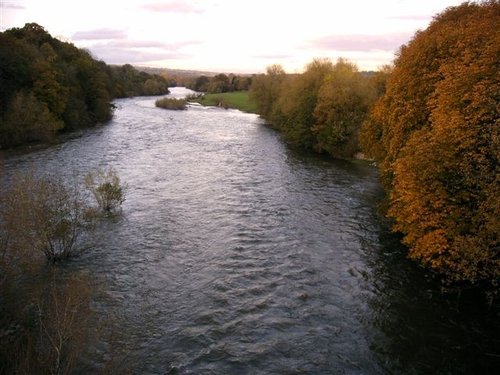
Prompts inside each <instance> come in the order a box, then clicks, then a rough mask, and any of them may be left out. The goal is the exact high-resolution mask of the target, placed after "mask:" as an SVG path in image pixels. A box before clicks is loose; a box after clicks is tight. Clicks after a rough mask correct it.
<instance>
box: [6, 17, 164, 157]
mask: <svg viewBox="0 0 500 375" xmlns="http://www.w3.org/2000/svg"><path fill="white" fill-rule="evenodd" d="M0 72H1V74H0V148H6V147H12V146H17V145H21V144H25V143H29V142H40V141H50V140H51V139H53V138H54V136H55V135H56V134H57V133H60V132H62V131H72V130H75V129H80V128H83V127H88V126H92V125H95V124H97V123H103V122H106V121H108V120H110V119H111V116H112V114H113V105H112V104H111V100H112V99H113V98H121V97H130V96H137V95H161V94H166V93H168V86H169V85H171V84H172V82H169V81H168V80H167V79H165V78H164V77H162V76H159V75H151V74H147V73H144V72H139V71H137V70H136V69H134V68H133V67H132V66H131V65H124V66H109V65H106V64H105V63H104V62H102V61H97V60H95V59H94V58H93V57H92V56H91V55H90V54H89V53H88V52H87V51H84V50H81V49H78V48H76V47H75V46H74V45H72V44H70V43H66V42H62V41H60V40H58V39H56V38H53V37H52V36H51V35H50V34H48V33H47V32H46V31H45V30H44V28H43V27H42V26H40V25H37V24H35V23H30V24H26V25H25V26H24V27H23V28H14V29H10V30H7V31H5V32H2V33H0Z"/></svg>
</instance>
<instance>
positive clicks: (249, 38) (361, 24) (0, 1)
mask: <svg viewBox="0 0 500 375" xmlns="http://www.w3.org/2000/svg"><path fill="white" fill-rule="evenodd" d="M460 3H462V0H460V1H455V0H371V1H370V0H365V1H362V0H342V1H337V0H296V1H295V0H288V1H286V0H168V1H155V0H120V1H115V0H83V1H82V0H78V1H74V0H60V1H58V0H0V30H1V31H4V30H6V29H9V28H12V27H22V26H24V24H25V23H28V22H35V23H38V24H39V25H41V26H43V27H44V28H45V29H46V30H47V31H48V32H49V33H50V34H51V35H52V36H54V37H57V38H58V39H61V40H64V41H67V42H71V43H73V44H75V45H76V46H77V47H79V48H85V49H87V50H89V51H90V52H91V54H92V55H93V56H94V57H95V58H97V59H100V60H103V61H105V62H106V63H108V64H127V63H128V64H132V65H137V66H151V67H164V68H170V69H188V70H201V71H211V72H226V73H259V72H263V71H265V69H266V67H267V66H268V65H271V64H281V65H282V66H283V67H284V68H285V70H286V71H287V72H289V73H294V72H301V71H303V69H304V67H305V65H306V64H307V63H309V62H311V61H312V60H313V59H314V58H330V59H332V61H335V60H336V59H337V58H339V57H343V58H346V59H348V60H350V61H351V62H354V63H356V64H357V65H358V67H359V69H360V70H376V69H377V68H379V67H380V66H382V65H384V64H389V63H391V61H392V60H393V59H394V53H395V52H396V51H397V50H398V48H399V47H400V46H401V45H402V44H405V43H407V42H408V41H409V40H410V39H411V38H412V36H413V35H414V34H415V32H416V31H418V30H423V29H425V28H426V27H427V26H428V25H429V23H430V21H432V17H433V16H434V15H436V14H437V13H439V12H442V11H443V10H445V9H446V8H447V7H449V6H455V5H459V4H460Z"/></svg>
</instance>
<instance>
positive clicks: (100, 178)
mask: <svg viewBox="0 0 500 375" xmlns="http://www.w3.org/2000/svg"><path fill="white" fill-rule="evenodd" d="M85 185H86V187H87V189H89V190H90V191H91V192H92V194H93V195H94V197H95V199H96V201H97V204H98V206H99V209H100V210H101V211H103V212H105V213H109V212H111V211H113V210H116V209H117V208H118V207H120V206H121V204H122V203H123V202H124V201H125V192H124V187H123V186H122V184H121V183H120V177H118V174H117V173H116V171H115V170H114V169H113V168H109V169H108V170H106V171H105V170H102V169H98V170H97V171H95V172H91V173H88V174H87V175H86V176H85Z"/></svg>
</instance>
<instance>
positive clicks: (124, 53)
mask: <svg viewBox="0 0 500 375" xmlns="http://www.w3.org/2000/svg"><path fill="white" fill-rule="evenodd" d="M196 43H198V42H190V41H187V42H179V43H173V44H167V43H161V42H155V41H138V40H112V41H110V42H107V43H96V44H93V45H91V46H89V47H87V49H88V50H89V51H90V52H91V54H92V55H93V56H95V57H97V58H99V59H101V60H104V61H105V62H106V63H108V64H147V63H149V62H152V61H160V60H178V59H187V58H189V57H191V56H190V55H188V54H186V53H184V52H181V51H180V49H182V48H183V47H184V46H187V45H191V44H196Z"/></svg>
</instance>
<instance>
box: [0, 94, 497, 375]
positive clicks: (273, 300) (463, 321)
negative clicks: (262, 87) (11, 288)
mask: <svg viewBox="0 0 500 375" xmlns="http://www.w3.org/2000/svg"><path fill="white" fill-rule="evenodd" d="M186 92H188V90H186V89H183V88H174V89H172V94H171V95H172V96H177V97H181V96H183V95H185V94H186ZM154 100H155V98H151V97H139V98H132V99H120V100H116V101H115V104H116V105H117V110H116V112H115V116H114V119H113V120H112V121H111V122H110V123H108V124H106V125H104V126H101V127H98V128H94V129H91V130H88V131H85V132H84V133H83V134H81V135H80V136H79V137H75V138H73V139H70V140H68V141H66V142H64V143H61V144H58V145H55V146H51V147H48V148H44V149H39V150H35V151H32V152H18V153H13V154H10V155H9V156H7V157H6V158H5V160H4V167H5V171H6V173H7V174H10V173H13V172H15V171H20V170H29V169H34V170H36V171H37V172H52V173H53V172H57V173H58V174H62V175H64V176H66V177H67V178H71V177H72V176H74V175H77V176H82V175H84V174H85V173H86V172H88V171H90V170H92V169H95V168H97V167H108V166H113V167H114V168H115V169H116V170H117V172H118V173H119V175H120V177H121V179H122V181H123V182H125V183H126V184H127V186H128V187H127V192H126V201H125V202H124V204H123V212H122V214H121V215H120V216H119V217H117V218H115V219H110V220H105V221H103V222H102V223H101V224H100V226H99V228H98V233H97V235H96V238H97V239H98V243H99V246H97V247H96V248H95V249H93V250H92V251H90V252H88V253H86V254H85V255H83V256H82V257H80V258H77V259H75V260H72V261H71V262H70V263H69V265H67V266H66V267H69V268H77V269H87V270H90V271H91V272H92V274H93V275H95V277H96V278H98V279H99V280H102V283H103V288H104V289H105V292H106V293H105V296H104V297H101V299H100V300H99V301H97V302H96V303H95V306H94V309H96V310H97V311H98V313H99V314H100V315H103V316H107V317H113V319H112V320H113V321H114V324H115V327H114V328H113V329H114V330H115V334H113V335H112V336H110V337H111V338H108V339H106V341H101V342H99V343H97V344H96V347H95V348H93V350H92V351H91V352H90V354H89V358H88V359H87V361H89V362H90V363H91V364H90V365H89V366H91V367H92V366H95V367H98V366H99V363H101V362H103V361H105V359H106V353H107V352H108V351H109V350H110V348H114V350H116V351H118V352H119V353H121V354H122V355H123V356H124V363H125V365H126V367H128V368H129V369H130V370H131V372H132V373H137V374H174V373H175V374H400V373H404V374H434V373H435V374H472V373H474V374H487V373H493V372H494V371H496V370H498V368H499V367H498V366H499V365H500V358H499V351H498V350H499V348H500V342H499V341H500V334H499V325H498V323H499V320H498V316H499V315H498V311H497V310H495V308H494V307H488V305H487V304H485V303H483V302H482V301H481V300H479V299H477V298H475V297H474V296H464V295H462V296H461V297H459V296H457V295H456V294H451V295H446V294H442V293H441V290H440V287H439V283H438V282H436V280H434V279H433V277H431V275H429V274H428V273H426V272H424V271H423V270H422V269H420V268H418V267H417V266H416V265H415V264H413V263H412V262H410V261H408V260H407V259H406V258H405V256H404V252H405V249H404V248H403V247H402V246H400V245H399V240H398V238H397V237H396V236H394V235H393V234H391V233H390V230H389V228H388V224H387V223H386V222H385V220H384V219H383V217H381V215H380V214H379V212H378V210H377V206H378V204H379V203H380V202H381V198H382V195H383V192H382V189H381V187H380V185H379V183H378V177H377V170H376V168H375V167H373V166H371V165H370V164H369V163H367V162H363V161H353V162H349V161H331V160H327V159H324V158H321V157H318V156H311V155H304V154H300V153H297V152H294V151H291V150H289V149H288V148H287V147H286V146H285V145H284V144H283V142H282V140H281V139H280V136H279V134H278V133H276V132H275V131H273V130H271V129H269V128H267V127H266V126H264V124H263V122H262V120H260V119H259V118H258V117H257V116H255V115H252V114H245V113H241V112H239V111H235V110H224V109H220V108H204V107H199V106H192V107H190V108H189V109H188V110H187V111H168V110H163V109H158V108H155V106H154Z"/></svg>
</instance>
